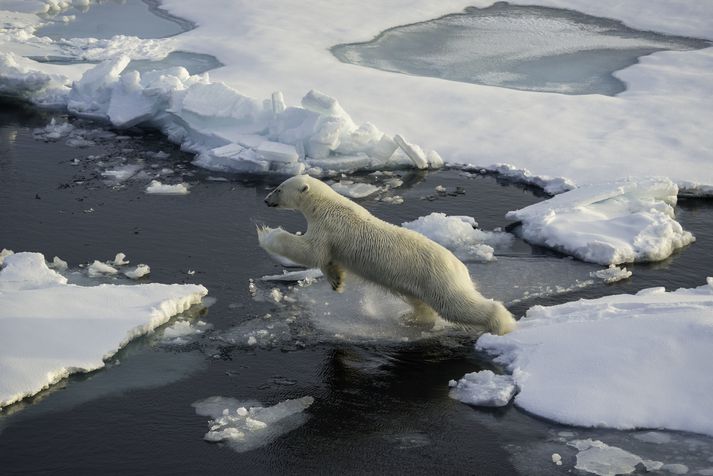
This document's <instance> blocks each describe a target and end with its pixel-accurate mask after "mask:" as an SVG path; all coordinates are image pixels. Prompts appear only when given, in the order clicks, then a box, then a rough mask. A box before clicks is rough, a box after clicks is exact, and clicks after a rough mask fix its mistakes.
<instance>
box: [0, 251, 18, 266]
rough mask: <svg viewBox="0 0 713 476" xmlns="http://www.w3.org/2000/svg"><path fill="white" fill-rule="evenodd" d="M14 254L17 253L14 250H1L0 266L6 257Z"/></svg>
mask: <svg viewBox="0 0 713 476" xmlns="http://www.w3.org/2000/svg"><path fill="white" fill-rule="evenodd" d="M14 254H15V252H14V251H12V250H8V249H6V248H3V249H2V251H0V267H1V266H2V265H3V262H4V261H5V258H7V257H8V256H12V255H14Z"/></svg>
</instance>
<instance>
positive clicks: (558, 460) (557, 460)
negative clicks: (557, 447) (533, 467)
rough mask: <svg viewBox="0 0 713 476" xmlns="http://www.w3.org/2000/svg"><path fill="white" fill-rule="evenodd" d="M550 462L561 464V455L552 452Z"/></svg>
mask: <svg viewBox="0 0 713 476" xmlns="http://www.w3.org/2000/svg"><path fill="white" fill-rule="evenodd" d="M552 462H553V463H554V464H556V465H557V466H562V456H560V454H559V453H552Z"/></svg>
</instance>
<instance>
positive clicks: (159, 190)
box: [146, 180, 190, 195]
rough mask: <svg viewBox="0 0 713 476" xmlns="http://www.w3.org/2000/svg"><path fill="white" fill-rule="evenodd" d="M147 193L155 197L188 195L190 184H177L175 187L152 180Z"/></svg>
mask: <svg viewBox="0 0 713 476" xmlns="http://www.w3.org/2000/svg"><path fill="white" fill-rule="evenodd" d="M146 193H150V194H154V195H187V194H188V193H190V192H189V190H188V184H185V183H177V184H173V185H169V184H163V183H161V182H159V181H158V180H152V181H151V183H150V184H149V185H148V186H147V187H146Z"/></svg>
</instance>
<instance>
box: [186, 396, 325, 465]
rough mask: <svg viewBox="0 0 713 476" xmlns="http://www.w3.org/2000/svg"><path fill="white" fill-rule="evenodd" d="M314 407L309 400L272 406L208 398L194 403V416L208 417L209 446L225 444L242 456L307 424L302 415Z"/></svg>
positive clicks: (207, 437)
mask: <svg viewBox="0 0 713 476" xmlns="http://www.w3.org/2000/svg"><path fill="white" fill-rule="evenodd" d="M313 403H314V398H312V397H302V398H295V399H290V400H284V401H282V402H279V403H277V404H275V405H272V406H263V405H261V404H260V403H259V402H254V401H239V400H236V399H234V398H227V397H209V398H206V399H205V400H200V401H197V402H195V403H193V407H194V408H195V409H196V413H197V414H198V415H201V416H208V417H210V418H211V420H210V421H209V422H208V426H209V428H210V429H209V431H208V432H207V433H206V434H205V436H204V437H203V438H204V439H205V440H206V441H210V442H221V441H222V442H225V443H227V444H228V446H230V448H232V449H233V450H235V451H237V452H239V453H242V452H245V451H250V450H254V449H255V448H259V447H261V446H265V445H267V444H269V443H271V442H272V441H274V440H275V439H276V438H278V437H280V436H281V435H284V434H285V433H288V432H290V431H292V430H294V429H295V428H297V427H299V426H300V425H302V424H303V423H304V422H306V421H307V415H306V414H305V413H304V411H305V410H306V409H307V408H309V407H310V406H311V405H312V404H313Z"/></svg>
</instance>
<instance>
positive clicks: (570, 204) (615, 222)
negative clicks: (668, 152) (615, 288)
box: [506, 177, 695, 265]
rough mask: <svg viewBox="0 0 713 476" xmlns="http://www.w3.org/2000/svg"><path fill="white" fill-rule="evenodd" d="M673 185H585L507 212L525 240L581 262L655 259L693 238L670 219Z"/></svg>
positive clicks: (662, 181) (657, 180) (654, 181)
mask: <svg viewBox="0 0 713 476" xmlns="http://www.w3.org/2000/svg"><path fill="white" fill-rule="evenodd" d="M677 192H678V188H677V186H676V185H675V184H674V183H673V182H671V181H670V180H669V179H667V178H663V177H646V178H639V179H634V178H627V179H620V180H617V181H614V182H605V183H599V184H593V185H587V186H583V187H580V188H578V189H575V190H572V191H569V192H566V193H563V194H561V195H557V196H555V197H553V198H551V199H549V200H545V201H543V202H539V203H535V204H534V205H530V206H529V207H525V208H522V209H520V210H516V211H511V212H508V214H507V215H506V216H507V218H509V219H511V220H520V221H522V235H523V238H525V239H526V240H527V241H529V242H531V243H535V244H538V245H542V246H547V247H550V248H554V249H556V250H559V251H562V252H564V253H567V254H571V255H573V256H575V257H577V258H579V259H581V260H583V261H589V262H592V263H599V264H606V265H608V264H620V263H628V262H632V261H660V260H662V259H665V258H667V257H669V256H670V255H671V254H672V253H673V252H674V251H676V250H677V249H678V248H681V247H683V246H686V245H688V244H690V243H692V242H693V241H695V238H694V237H693V235H692V234H691V233H690V232H688V231H685V230H683V228H682V227H681V225H680V224H679V223H678V222H677V221H676V220H675V219H674V209H673V206H675V205H676V199H677V198H676V195H677Z"/></svg>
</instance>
